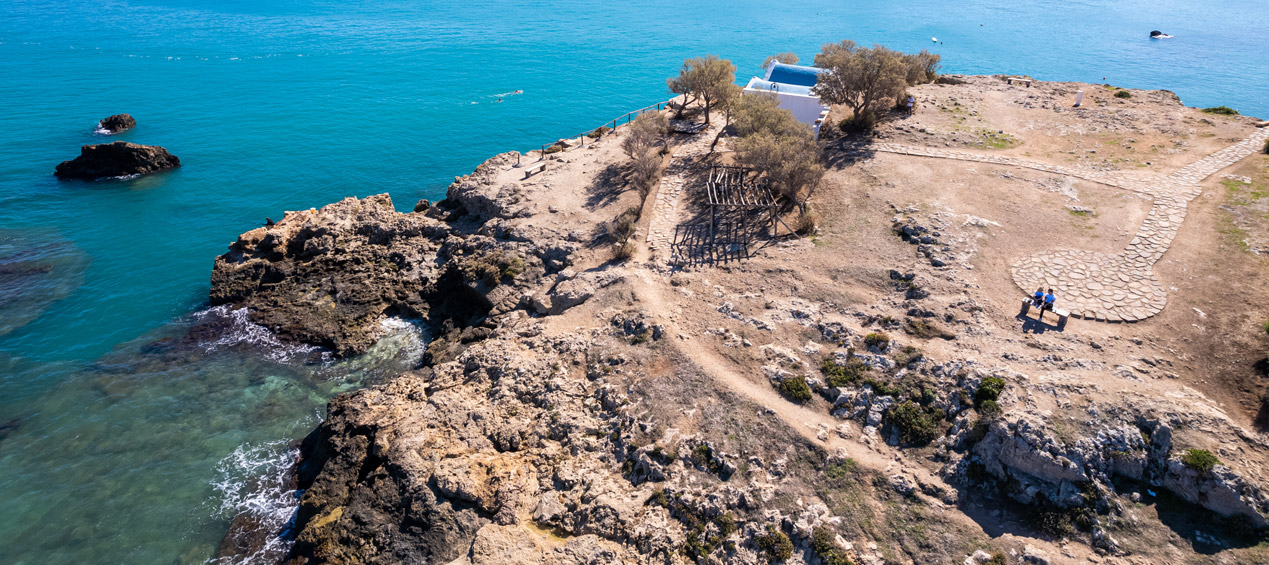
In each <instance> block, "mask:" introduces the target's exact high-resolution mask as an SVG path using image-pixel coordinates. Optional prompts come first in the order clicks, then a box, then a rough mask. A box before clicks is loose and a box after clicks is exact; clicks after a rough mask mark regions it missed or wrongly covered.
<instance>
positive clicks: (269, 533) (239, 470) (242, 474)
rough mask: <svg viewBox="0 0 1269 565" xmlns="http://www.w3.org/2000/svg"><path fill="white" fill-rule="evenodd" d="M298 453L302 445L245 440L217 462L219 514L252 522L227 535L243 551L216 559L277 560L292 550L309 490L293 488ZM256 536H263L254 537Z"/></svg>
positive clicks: (236, 561) (221, 562)
mask: <svg viewBox="0 0 1269 565" xmlns="http://www.w3.org/2000/svg"><path fill="white" fill-rule="evenodd" d="M298 458H299V450H298V449H295V448H290V447H288V446H287V443H286V442H284V441H277V442H270V443H264V444H257V445H250V444H247V445H240V446H238V448H237V449H234V451H233V453H230V454H229V455H227V456H225V458H224V459H221V460H220V462H219V463H217V464H216V479H215V480H213V482H212V487H213V488H214V489H215V490H216V494H217V498H219V500H220V506H219V508H218V509H217V514H219V515H220V516H222V517H224V518H228V519H232V520H234V521H235V522H245V523H246V524H247V527H243V528H232V527H231V530H230V534H229V536H228V537H229V539H227V540H226V542H229V541H230V540H232V542H233V544H234V545H236V546H237V547H238V548H240V550H241V551H240V552H239V553H237V554H235V555H226V556H221V557H219V558H217V559H215V560H213V561H211V563H217V564H219V565H230V564H239V563H276V562H278V561H280V560H281V558H282V557H283V556H285V555H286V552H287V551H289V550H290V549H291V544H292V543H293V542H292V540H291V537H292V536H291V534H292V531H291V530H292V528H293V527H294V526H295V514H296V511H297V510H299V507H300V497H301V496H302V495H303V494H304V491H302V490H296V489H293V488H291V486H292V482H291V476H292V469H293V467H294V466H295V462H296V461H297V459H298ZM257 536H258V537H260V538H262V539H254V540H253V539H251V538H253V537H257ZM261 541H263V543H261Z"/></svg>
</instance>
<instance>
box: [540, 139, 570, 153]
mask: <svg viewBox="0 0 1269 565" xmlns="http://www.w3.org/2000/svg"><path fill="white" fill-rule="evenodd" d="M565 147H566V146H565V145H564V144H563V143H561V142H559V141H557V142H555V143H552V144H551V145H550V146H549V147H547V148H546V149H543V150H542V153H544V154H547V155H550V154H552V153H559V152H560V151H563V150H564V148H565Z"/></svg>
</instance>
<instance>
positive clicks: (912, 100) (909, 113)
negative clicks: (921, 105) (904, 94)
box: [908, 96, 916, 116]
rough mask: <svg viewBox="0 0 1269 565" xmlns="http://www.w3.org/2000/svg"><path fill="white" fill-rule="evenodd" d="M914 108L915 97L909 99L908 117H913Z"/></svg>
mask: <svg viewBox="0 0 1269 565" xmlns="http://www.w3.org/2000/svg"><path fill="white" fill-rule="evenodd" d="M913 106H916V98H913V97H911V96H909V97H908V115H909V116H911V115H912V107H913Z"/></svg>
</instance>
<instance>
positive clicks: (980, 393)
mask: <svg viewBox="0 0 1269 565" xmlns="http://www.w3.org/2000/svg"><path fill="white" fill-rule="evenodd" d="M1004 390H1005V380H1004V379H1002V378H1000V377H987V378H985V379H983V382H981V383H979V384H978V390H976V391H974V404H976V405H980V404H982V403H984V402H987V401H991V402H995V401H996V400H998V399H999V398H1000V393H1002V392H1004Z"/></svg>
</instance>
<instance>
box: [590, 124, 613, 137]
mask: <svg viewBox="0 0 1269 565" xmlns="http://www.w3.org/2000/svg"><path fill="white" fill-rule="evenodd" d="M608 132H609V129H608V126H599V127H597V128H595V129H594V130H593V131H591V132H590V133H588V134H586V137H589V138H591V139H599V138H601V137H603V136H604V134H606V133H608Z"/></svg>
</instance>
